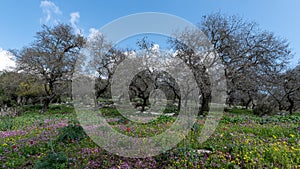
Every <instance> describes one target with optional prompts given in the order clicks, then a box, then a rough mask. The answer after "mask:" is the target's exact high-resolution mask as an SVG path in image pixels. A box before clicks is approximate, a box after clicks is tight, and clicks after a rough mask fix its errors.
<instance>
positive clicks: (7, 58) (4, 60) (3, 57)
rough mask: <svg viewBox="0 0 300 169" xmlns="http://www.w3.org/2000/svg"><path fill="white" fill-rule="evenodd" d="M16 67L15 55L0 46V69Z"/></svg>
mask: <svg viewBox="0 0 300 169" xmlns="http://www.w3.org/2000/svg"><path fill="white" fill-rule="evenodd" d="M15 67H16V62H15V56H14V55H13V54H12V53H11V52H9V51H6V50H3V49H1V48H0V71H3V70H12V69H13V68H15Z"/></svg>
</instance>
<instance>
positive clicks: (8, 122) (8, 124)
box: [0, 116, 14, 131]
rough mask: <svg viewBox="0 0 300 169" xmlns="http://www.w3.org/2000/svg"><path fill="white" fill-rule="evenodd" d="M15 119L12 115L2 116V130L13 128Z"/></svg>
mask: <svg viewBox="0 0 300 169" xmlns="http://www.w3.org/2000/svg"><path fill="white" fill-rule="evenodd" d="M13 126H14V120H13V118H12V117H10V116H4V117H0V131H7V130H12V128H13Z"/></svg>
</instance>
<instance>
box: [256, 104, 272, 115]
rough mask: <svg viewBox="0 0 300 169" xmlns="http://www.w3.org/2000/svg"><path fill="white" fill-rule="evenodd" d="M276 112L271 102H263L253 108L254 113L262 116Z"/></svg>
mask: <svg viewBox="0 0 300 169" xmlns="http://www.w3.org/2000/svg"><path fill="white" fill-rule="evenodd" d="M274 113H276V110H275V108H274V106H272V105H271V104H267V103H263V104H258V105H256V106H255V107H254V109H253V114H255V115H258V116H262V115H270V114H274Z"/></svg>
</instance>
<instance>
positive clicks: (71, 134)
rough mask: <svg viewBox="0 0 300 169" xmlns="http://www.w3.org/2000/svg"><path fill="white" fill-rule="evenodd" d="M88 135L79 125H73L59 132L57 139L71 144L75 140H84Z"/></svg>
mask: <svg viewBox="0 0 300 169" xmlns="http://www.w3.org/2000/svg"><path fill="white" fill-rule="evenodd" d="M86 137H87V135H86V133H85V132H84V130H83V128H82V127H81V126H79V125H77V124H71V125H69V126H66V127H64V128H61V129H60V130H59V136H58V138H57V141H58V142H63V143H69V142H72V141H74V140H77V141H79V140H82V139H84V138H86Z"/></svg>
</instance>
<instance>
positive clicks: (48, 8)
mask: <svg viewBox="0 0 300 169" xmlns="http://www.w3.org/2000/svg"><path fill="white" fill-rule="evenodd" d="M40 7H41V8H42V10H43V13H44V14H45V17H44V18H41V23H44V24H47V23H49V22H50V21H51V20H52V19H54V17H53V15H61V14H62V12H61V11H60V9H59V7H58V6H56V5H55V4H54V3H53V2H51V1H48V0H45V1H41V3H40ZM54 22H58V20H56V19H54Z"/></svg>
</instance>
